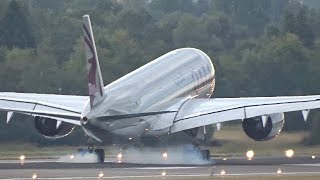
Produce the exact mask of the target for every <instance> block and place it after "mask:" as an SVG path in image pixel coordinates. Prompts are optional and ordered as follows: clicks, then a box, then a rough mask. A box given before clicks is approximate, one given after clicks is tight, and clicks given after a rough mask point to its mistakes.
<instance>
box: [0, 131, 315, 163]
mask: <svg viewBox="0 0 320 180" xmlns="http://www.w3.org/2000/svg"><path fill="white" fill-rule="evenodd" d="M307 135H308V133H307V132H295V133H284V132H283V133H280V135H279V136H278V137H275V138H274V139H272V140H270V141H264V142H256V141H254V140H252V139H250V138H249V137H247V136H246V135H245V133H244V132H243V130H242V128H241V127H239V126H223V128H222V129H221V131H219V132H216V133H215V135H214V137H215V138H216V139H218V141H220V142H221V143H222V145H221V146H214V147H211V154H213V155H218V156H219V155H221V156H225V155H228V156H229V155H231V156H244V155H245V153H246V152H247V150H249V149H252V150H254V152H255V155H256V156H282V155H283V154H284V151H285V150H287V149H293V150H294V151H295V155H310V156H311V155H316V156H317V155H320V145H317V146H306V145H303V144H301V142H302V140H303V139H304V138H305V137H306V136H307ZM77 148H78V147H74V146H51V147H38V146H36V145H33V144H28V143H20V144H17V143H9V144H0V159H17V158H18V157H19V156H20V155H21V154H23V155H26V156H27V157H28V158H44V157H49V158H50V157H57V156H62V155H66V154H73V153H75V152H76V149H77ZM105 151H106V155H107V156H111V157H115V156H116V154H117V153H118V152H119V151H118V148H117V147H114V146H108V147H105Z"/></svg>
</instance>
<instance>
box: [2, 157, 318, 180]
mask: <svg viewBox="0 0 320 180" xmlns="http://www.w3.org/2000/svg"><path fill="white" fill-rule="evenodd" d="M214 161H215V163H212V164H204V165H182V164H131V163H116V162H105V163H103V164H95V163H66V162H57V160H55V159H34V160H28V159H26V160H25V161H24V164H23V165H21V164H20V161H18V160H1V161H0V179H1V180H3V179H8V180H14V179H15V180H18V179H32V176H34V177H36V178H37V179H59V180H61V179H97V178H98V177H99V175H100V176H101V179H150V178H152V179H153V178H155V179H163V178H164V177H166V178H169V179H170V178H173V179H185V178H191V179H197V178H201V179H203V178H206V177H207V178H210V177H212V176H213V177H221V176H222V175H221V173H223V172H224V173H225V174H224V175H223V176H230V177H232V176H234V177H238V176H253V177H258V176H275V177H276V176H279V174H278V173H279V172H280V170H281V176H309V175H310V176H311V175H312V176H319V177H320V157H319V158H317V157H315V158H311V157H293V158H290V159H289V158H283V157H272V158H270V157H267V158H254V159H253V160H250V161H249V160H247V159H245V158H227V159H225V158H215V159H214ZM278 171H279V172H278Z"/></svg>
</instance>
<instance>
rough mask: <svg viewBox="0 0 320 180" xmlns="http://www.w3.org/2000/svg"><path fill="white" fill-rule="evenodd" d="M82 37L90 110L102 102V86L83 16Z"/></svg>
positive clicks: (88, 22) (89, 26)
mask: <svg viewBox="0 0 320 180" xmlns="http://www.w3.org/2000/svg"><path fill="white" fill-rule="evenodd" d="M83 35H84V44H85V53H86V66H87V78H88V89H89V96H90V106H91V109H92V108H94V107H95V106H96V105H97V104H99V103H100V102H101V101H102V99H103V97H104V91H103V87H104V85H103V80H102V76H101V70H100V65H99V60H98V55H97V50H96V45H95V42H94V37H93V32H92V27H91V22H90V17H89V15H84V16H83Z"/></svg>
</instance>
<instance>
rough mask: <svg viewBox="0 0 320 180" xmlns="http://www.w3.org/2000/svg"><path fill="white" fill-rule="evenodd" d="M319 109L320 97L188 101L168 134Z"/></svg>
mask: <svg viewBox="0 0 320 180" xmlns="http://www.w3.org/2000/svg"><path fill="white" fill-rule="evenodd" d="M315 108H320V96H292V97H257V98H216V99H190V100H189V101H188V102H187V103H185V104H184V105H183V106H182V107H181V109H180V110H179V112H178V114H177V117H176V119H175V121H174V124H173V126H172V128H171V132H178V131H182V130H186V129H191V128H195V127H201V126H205V125H209V124H215V123H221V122H226V121H232V120H241V119H246V118H252V117H256V116H262V115H267V114H274V113H282V112H291V111H299V110H306V109H315Z"/></svg>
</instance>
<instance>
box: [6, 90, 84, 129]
mask: <svg viewBox="0 0 320 180" xmlns="http://www.w3.org/2000/svg"><path fill="white" fill-rule="evenodd" d="M88 99H89V97H86V96H69V95H53V94H30V93H9V92H3V93H0V110H2V111H7V112H9V113H8V118H7V121H9V120H10V118H11V115H12V113H21V114H27V115H32V116H41V117H47V118H52V119H56V120H61V121H64V122H68V123H71V124H76V125H80V122H79V120H80V115H81V112H82V110H83V109H84V106H85V104H86V103H87V102H88Z"/></svg>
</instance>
